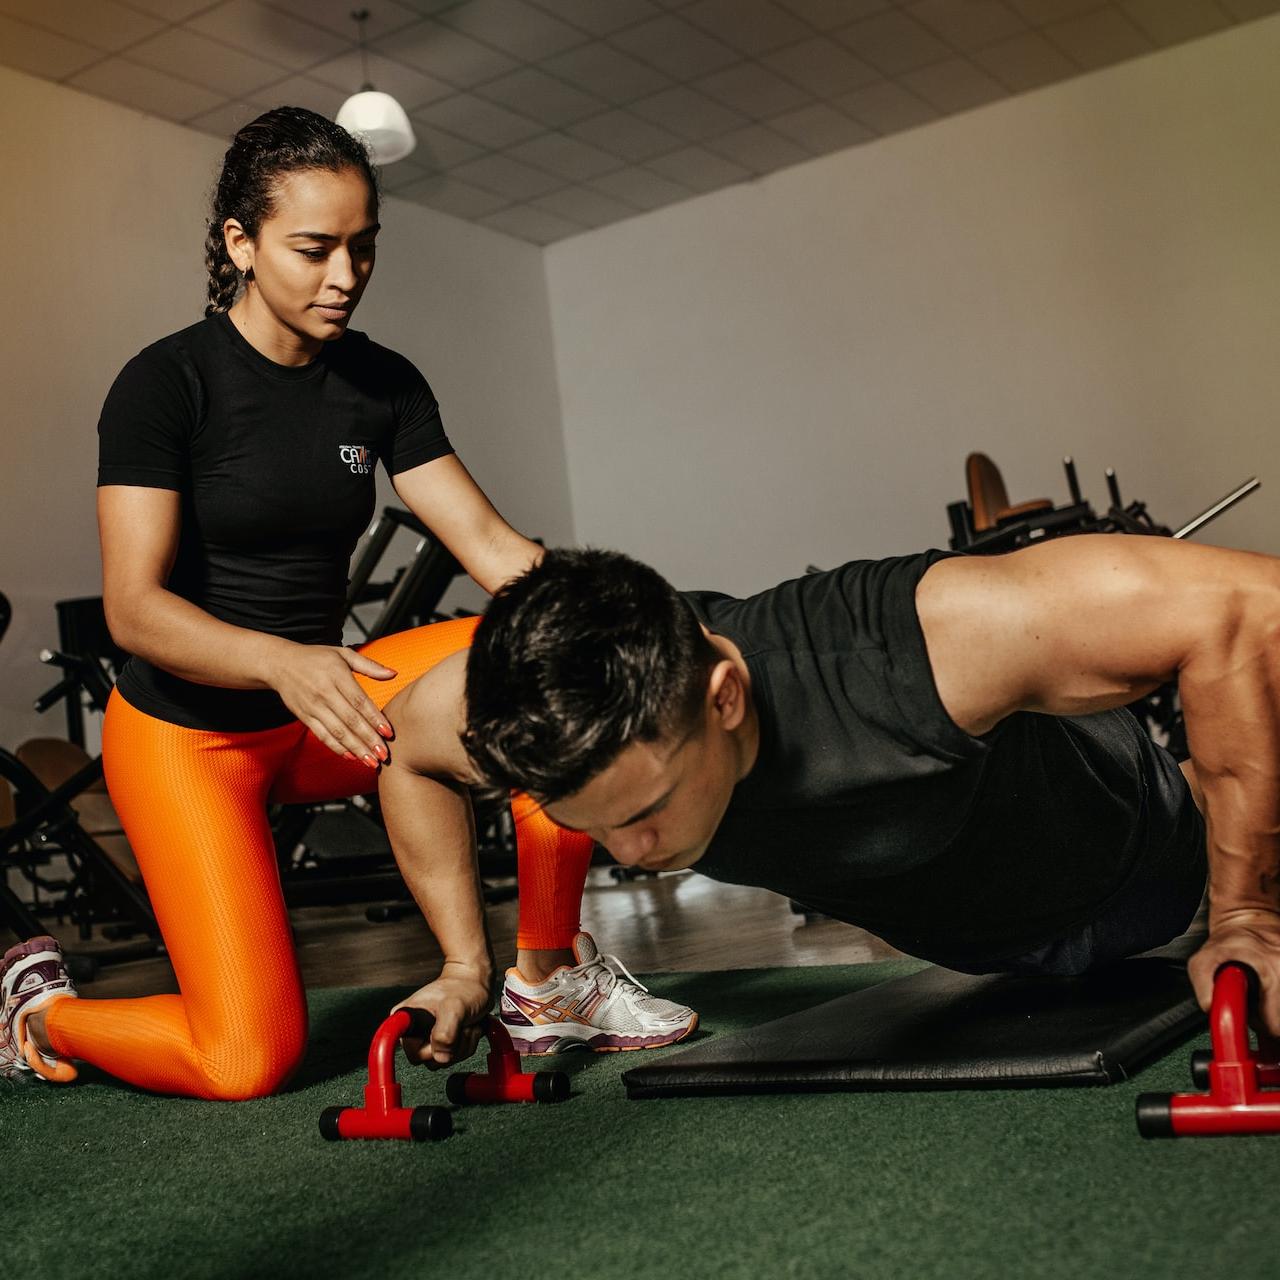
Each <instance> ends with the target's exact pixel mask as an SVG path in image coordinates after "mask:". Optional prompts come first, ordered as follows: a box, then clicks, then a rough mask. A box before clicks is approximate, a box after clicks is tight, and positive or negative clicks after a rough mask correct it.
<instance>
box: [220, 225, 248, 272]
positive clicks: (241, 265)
mask: <svg viewBox="0 0 1280 1280" xmlns="http://www.w3.org/2000/svg"><path fill="white" fill-rule="evenodd" d="M222 238H223V240H224V241H225V242H226V246H227V256H228V257H229V258H230V259H231V261H232V263H233V264H234V266H235V269H236V270H237V271H239V272H240V273H241V275H248V274H249V273H250V272H252V270H253V238H252V237H251V236H250V235H249V233H248V232H247V231H245V229H244V227H242V226H241V225H240V223H239V222H238V221H237V220H236V219H235V218H228V219H227V220H226V221H225V222H224V223H223V224H222Z"/></svg>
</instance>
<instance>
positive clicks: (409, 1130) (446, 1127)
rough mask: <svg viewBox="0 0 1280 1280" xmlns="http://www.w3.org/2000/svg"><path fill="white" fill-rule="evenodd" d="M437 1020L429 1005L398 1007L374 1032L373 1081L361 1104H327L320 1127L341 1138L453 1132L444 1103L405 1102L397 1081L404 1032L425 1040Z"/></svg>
mask: <svg viewBox="0 0 1280 1280" xmlns="http://www.w3.org/2000/svg"><path fill="white" fill-rule="evenodd" d="M433 1022H434V1019H433V1018H432V1017H431V1015H430V1014H429V1013H428V1012H427V1011H426V1010H425V1009H397V1010H396V1011H395V1013H393V1014H391V1016H390V1017H388V1018H385V1019H383V1022H382V1025H381V1026H380V1027H379V1028H378V1029H377V1031H375V1032H374V1033H373V1042H372V1043H371V1044H370V1046H369V1083H368V1084H366V1085H365V1087H364V1106H363V1107H326V1108H325V1109H324V1110H323V1111H322V1112H321V1113H320V1132H321V1133H322V1134H323V1135H324V1136H325V1137H326V1138H328V1139H330V1140H331V1141H334V1140H337V1139H338V1138H411V1139H413V1140H414V1141H415V1142H438V1141H439V1140H440V1139H441V1138H447V1137H448V1136H449V1135H450V1134H451V1133H452V1132H453V1117H452V1116H451V1115H450V1114H449V1111H448V1109H447V1108H446V1107H405V1106H402V1105H401V1103H400V1086H399V1084H397V1083H396V1068H395V1056H396V1045H397V1044H399V1043H400V1038H401V1037H402V1036H407V1035H412V1036H419V1037H421V1038H422V1039H424V1040H425V1039H426V1038H427V1037H428V1036H429V1035H430V1034H431V1027H432V1024H433Z"/></svg>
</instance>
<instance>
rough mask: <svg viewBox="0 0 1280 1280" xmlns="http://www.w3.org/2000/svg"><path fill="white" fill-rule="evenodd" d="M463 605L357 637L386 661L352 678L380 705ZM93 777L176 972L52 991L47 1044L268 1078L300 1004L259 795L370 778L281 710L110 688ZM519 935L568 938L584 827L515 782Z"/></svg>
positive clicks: (210, 1086) (362, 787)
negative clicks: (153, 983) (251, 726)
mask: <svg viewBox="0 0 1280 1280" xmlns="http://www.w3.org/2000/svg"><path fill="white" fill-rule="evenodd" d="M476 621H477V620H476V619H474V618H465V619H460V620H457V621H452V622H441V623H436V624H435V625H432V626H427V627H419V628H417V629H416V630H413V631H406V632H402V633H400V634H399V635H394V636H387V637H386V638H385V639H382V640H376V641H374V642H373V643H372V644H369V645H367V646H365V647H364V648H363V649H362V652H363V653H365V654H366V655H368V656H369V657H370V658H374V659H375V660H377V661H378V662H381V663H384V664H385V665H386V666H389V667H391V668H392V669H393V670H394V671H396V672H397V676H396V678H395V679H394V680H386V681H381V680H369V679H366V678H365V677H363V676H357V677H356V679H357V680H359V682H360V684H361V685H362V686H363V687H364V689H365V691H366V692H367V693H368V694H369V696H370V697H371V698H372V699H373V701H374V702H376V703H377V704H378V705H379V706H380V707H381V706H385V705H386V704H387V703H388V702H389V701H390V700H391V699H392V698H393V697H394V696H395V695H396V694H397V693H398V692H399V691H400V690H401V689H403V688H404V687H405V686H406V685H408V684H409V683H410V682H411V681H413V680H415V679H417V677H418V676H420V675H421V674H422V673H423V672H424V671H427V670H429V669H430V668H431V667H433V666H434V665H435V664H436V663H437V662H440V661H441V660H442V659H444V658H447V657H448V656H449V655H450V654H453V653H456V652H457V651H458V650H459V649H463V648H466V647H467V646H468V645H469V644H470V643H471V636H472V634H473V632H474V631H475V627H476ZM102 736H103V761H104V764H105V767H106V777H107V786H108V788H109V790H110V793H111V798H112V800H113V802H114V803H115V807H116V810H117V812H118V813H119V815H120V819H121V823H122V825H123V827H124V829H125V832H126V834H127V835H128V837H129V843H130V844H131V845H132V847H133V851H134V854H135V855H136V856H137V859H138V865H139V867H141V869H142V874H143V878H144V879H145V881H146V885H147V892H148V893H149V895H150V897H151V902H152V906H153V907H154V908H155V913H156V919H157V920H158V921H159V924H160V930H161V932H162V934H163V935H164V941H165V945H166V947H167V948H168V951H169V958H170V960H172V962H173V968H174V972H175V973H176V974H177V978H178V986H179V988H180V990H181V992H182V994H181V995H178V996H171V995H165V996H149V997H146V998H144V999H137V1000H65V999H64V1000H58V1001H56V1002H54V1003H53V1004H52V1005H51V1006H50V1009H49V1014H48V1019H47V1022H46V1027H47V1030H48V1034H49V1039H50V1041H51V1042H52V1044H53V1047H54V1049H56V1050H57V1052H58V1053H60V1054H62V1055H63V1056H64V1057H68V1058H79V1059H82V1060H84V1061H86V1062H91V1063H93V1064H94V1065H95V1066H97V1067H100V1068H102V1070H104V1071H108V1072H110V1073H111V1074H112V1075H114V1076H118V1077H120V1079H122V1080H127V1081H129V1082H130V1083H131V1084H135V1085H139V1086H141V1087H142V1088H144V1089H151V1090H155V1091H156V1092H161V1093H176V1094H185V1095H188V1096H194V1097H199V1098H228V1099H229V1098H251V1097H259V1096H262V1095H263V1094H268V1093H273V1092H275V1090H277V1089H279V1088H280V1086H281V1085H282V1084H283V1083H284V1082H285V1081H286V1080H287V1079H288V1077H289V1076H290V1074H291V1073H292V1072H293V1070H294V1069H295V1068H296V1067H297V1065H298V1063H299V1062H300V1061H301V1058H302V1054H303V1050H304V1048H305V1045H306V1038H307V1008H306V1000H305V997H304V994H303V988H302V980H301V976H300V974H299V971H298V961H297V957H296V955H295V954H294V949H293V942H292V937H291V934H290V929H289V917H288V913H287V912H286V910H285V905H284V900H283V897H282V895H281V890H280V878H279V874H278V872H277V869H276V858H275V846H274V844H273V842H272V838H271V831H270V828H269V826H268V822H267V806H268V805H269V804H273V803H298V802H313V801H322V800H333V799H338V798H341V797H344V796H351V795H359V794H361V793H364V792H368V791H370V790H372V789H373V787H374V786H376V783H374V780H373V774H372V773H371V772H370V771H369V770H368V769H367V768H366V767H365V766H364V765H363V764H359V763H352V762H351V761H350V760H345V759H343V758H342V757H341V756H337V755H335V754H334V753H333V752H332V751H330V750H329V749H328V747H326V746H324V744H323V743H321V742H320V740H319V739H318V738H316V737H315V736H314V735H313V734H312V733H311V732H310V731H309V730H307V729H304V728H303V727H302V725H300V724H298V723H297V722H296V721H295V722H294V723H292V724H287V725H284V726H282V727H280V728H278V729H266V730H263V731H261V732H257V733H210V732H206V731H204V730H199V729H187V728H183V727H182V726H180V725H174V724H170V723H168V722H167V721H163V720H157V719H155V718H154V717H152V716H149V715H146V714H144V713H143V712H141V711H139V710H137V709H136V708H135V707H133V706H131V705H130V704H129V703H128V702H126V701H125V700H124V698H123V697H121V695H120V694H119V693H118V692H117V693H115V694H114V695H113V696H112V698H111V702H110V705H109V706H108V709H107V714H106V717H105V720H104V722H103V735H102ZM513 807H514V809H515V813H516V833H517V845H518V848H519V880H520V932H519V937H518V944H519V945H520V946H522V947H536V948H558V947H566V946H568V945H569V943H570V941H571V940H572V938H573V936H574V934H575V933H576V932H577V929H578V912H579V907H580V905H581V898H582V886H583V882H584V881H585V879H586V873H587V865H588V863H589V862H590V859H591V842H590V841H589V840H588V839H586V838H585V837H583V836H579V835H576V834H574V833H571V832H567V831H562V830H561V829H560V828H558V827H556V826H555V825H554V824H553V823H552V822H551V821H550V820H549V819H548V818H546V817H545V816H544V815H543V814H542V813H541V812H540V811H539V810H538V808H537V806H536V805H535V804H533V803H531V802H530V801H528V799H527V798H524V797H517V798H516V802H515V805H514V806H513Z"/></svg>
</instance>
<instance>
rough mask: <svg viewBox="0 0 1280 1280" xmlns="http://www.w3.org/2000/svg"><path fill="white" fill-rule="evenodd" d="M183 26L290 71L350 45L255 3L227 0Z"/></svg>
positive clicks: (307, 65)
mask: <svg viewBox="0 0 1280 1280" xmlns="http://www.w3.org/2000/svg"><path fill="white" fill-rule="evenodd" d="M186 25H187V26H188V27H189V28H190V29H191V30H192V31H197V32H199V33H200V34H201V35H203V36H211V37H212V38H213V39H215V40H221V41H222V43H223V44H229V45H232V46H233V47H234V48H237V49H243V50H244V51H245V52H247V53H252V54H255V55H256V56H257V57H259V58H266V59H267V61H268V62H278V63H280V65H281V66H283V67H287V68H289V69H290V70H293V71H298V70H302V69H303V68H305V67H309V66H312V65H313V64H315V63H317V62H322V61H324V60H325V59H326V58H334V57H337V55H338V54H340V53H341V52H342V51H343V49H345V48H346V47H347V45H349V44H350V43H351V40H350V38H349V37H348V38H347V39H343V37H342V36H339V35H336V34H335V33H334V32H332V31H329V30H326V29H325V28H324V27H321V26H317V25H316V23H314V22H302V21H301V20H300V19H298V18H295V17H294V16H293V15H292V14H289V13H283V12H281V10H279V9H269V8H268V7H267V6H266V5H264V4H259V3H258V2H257V0H227V2H226V3H225V4H220V5H216V6H215V7H214V8H212V9H208V8H207V7H206V12H204V13H201V14H199V15H197V16H196V17H194V18H192V19H191V20H190V21H189V22H188V23H187V24H186Z"/></svg>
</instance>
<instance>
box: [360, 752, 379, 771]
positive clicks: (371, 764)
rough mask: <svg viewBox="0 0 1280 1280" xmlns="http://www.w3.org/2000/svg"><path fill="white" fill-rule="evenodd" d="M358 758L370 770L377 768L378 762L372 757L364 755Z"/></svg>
mask: <svg viewBox="0 0 1280 1280" xmlns="http://www.w3.org/2000/svg"><path fill="white" fill-rule="evenodd" d="M360 758H361V759H362V760H363V761H364V762H365V764H367V765H368V766H369V768H370V769H376V768H377V767H378V762H377V761H376V760H375V759H374V758H373V757H372V756H370V755H365V756H361V757H360Z"/></svg>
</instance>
